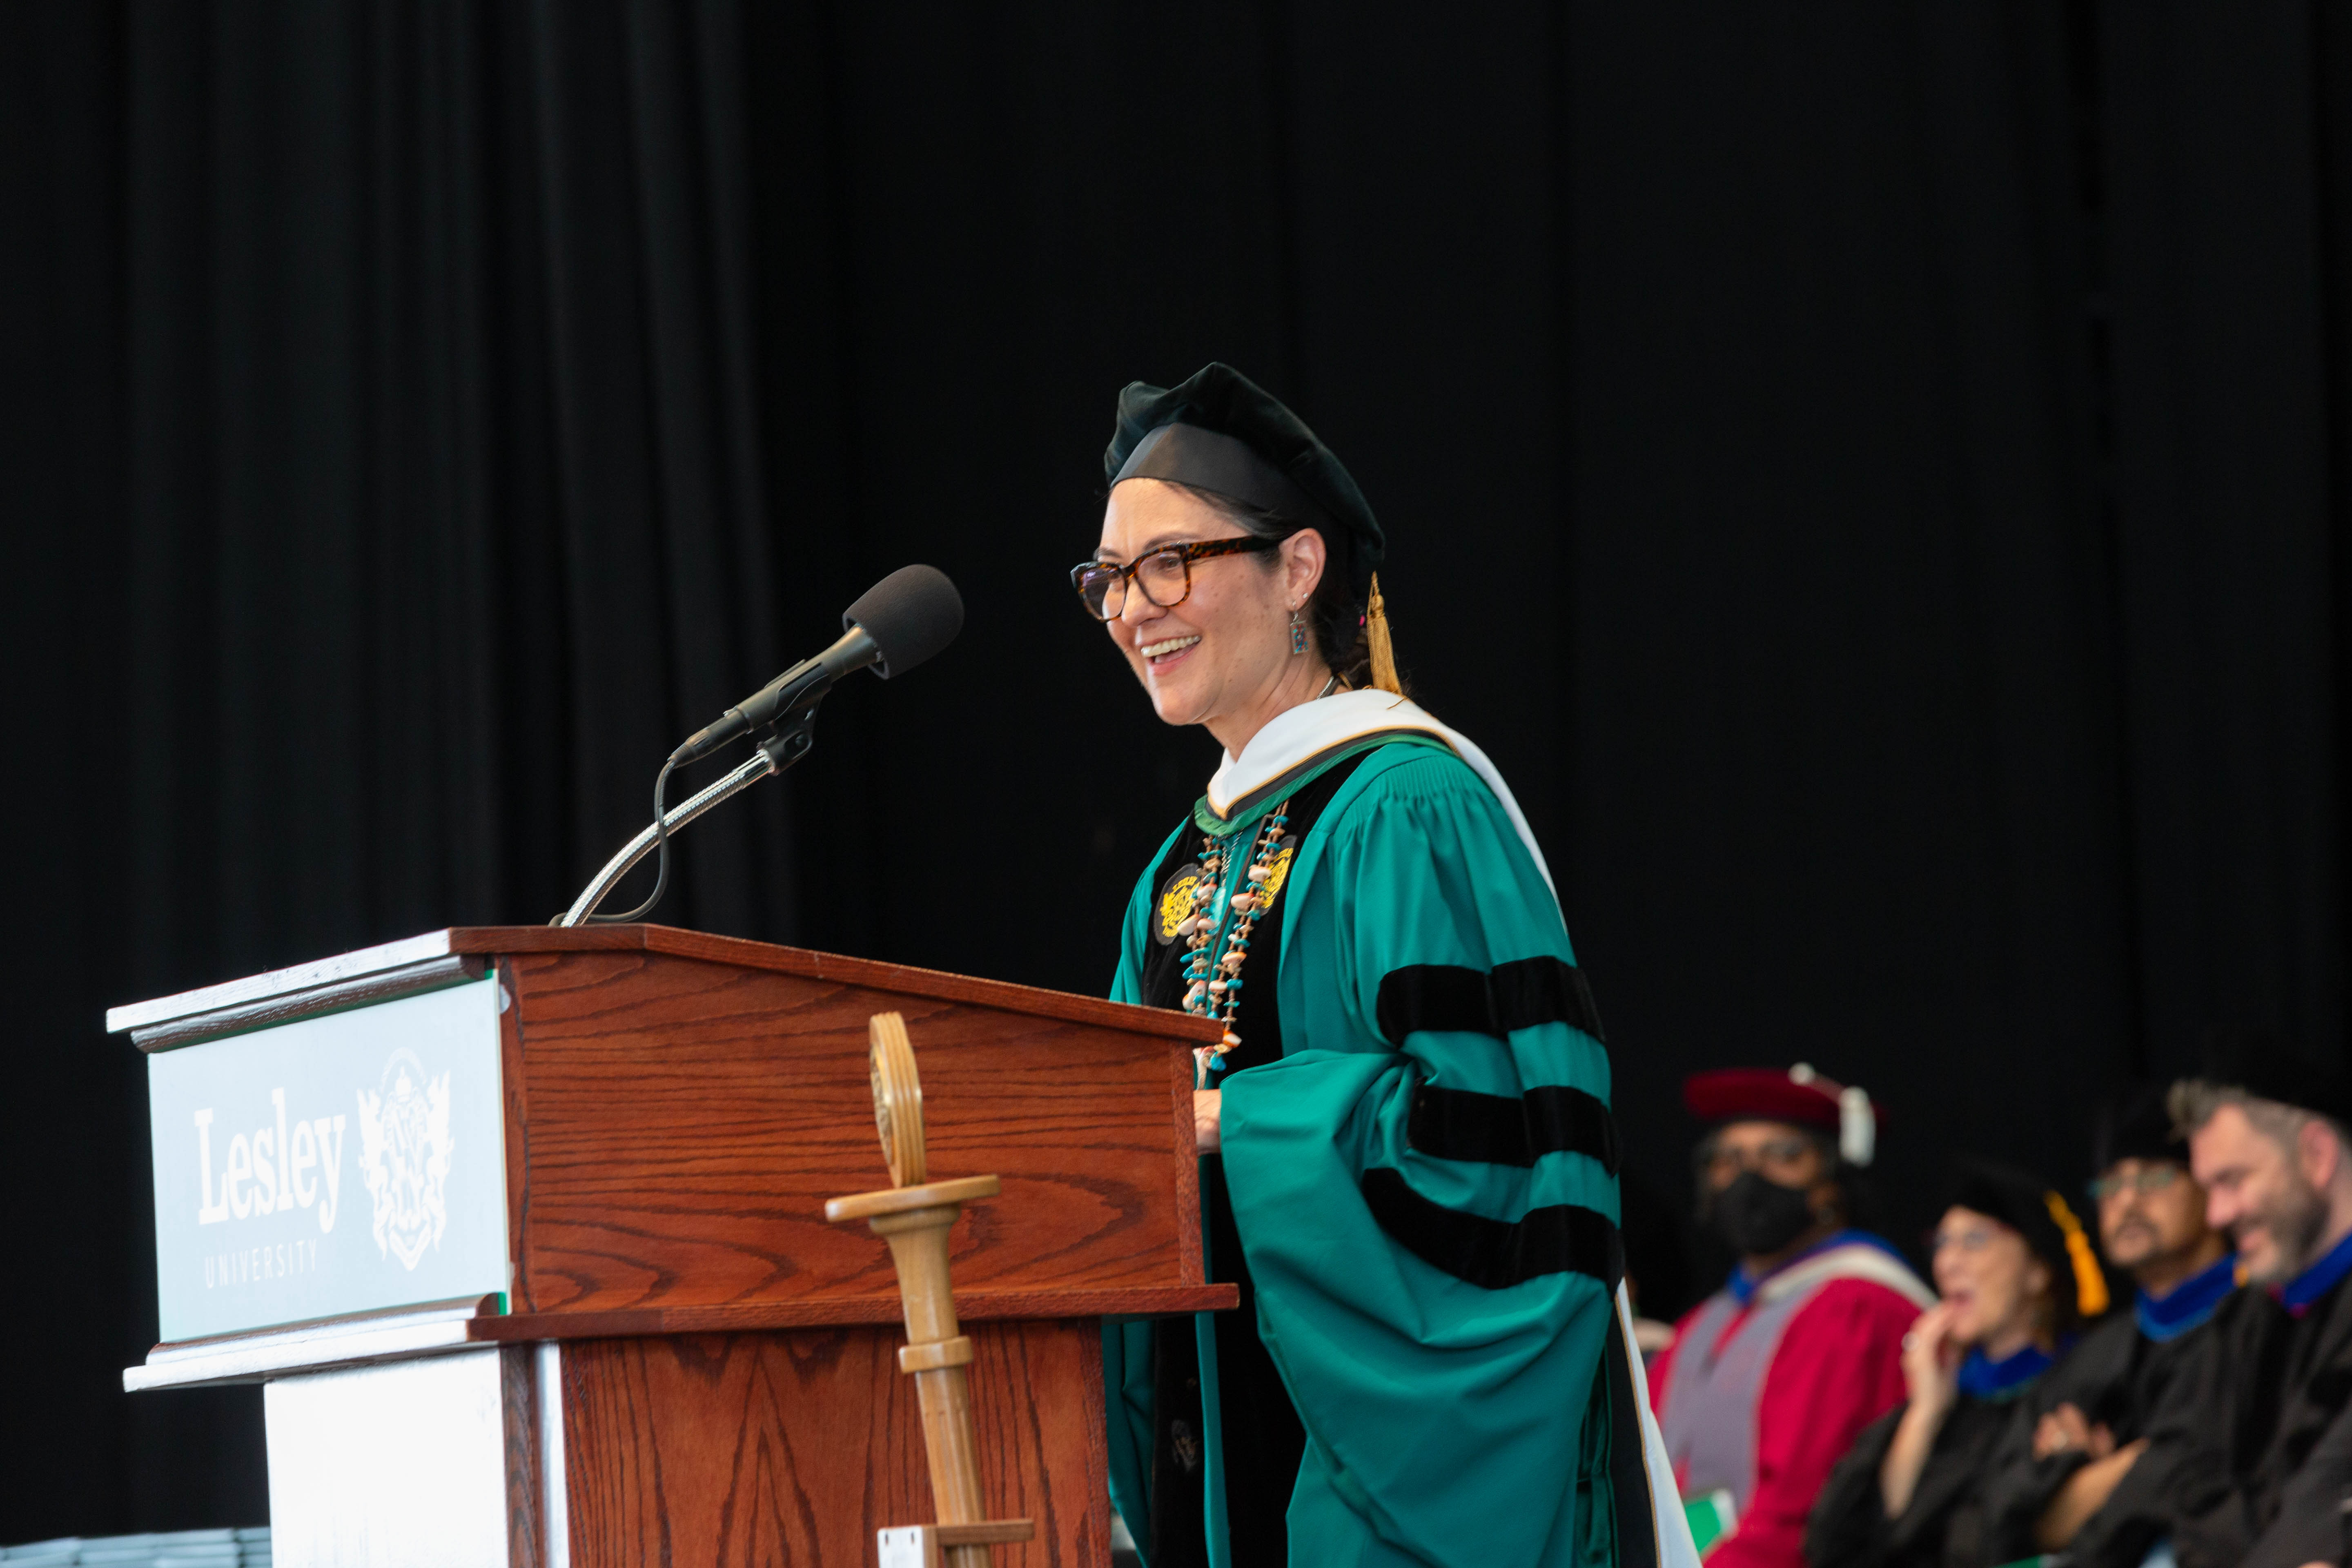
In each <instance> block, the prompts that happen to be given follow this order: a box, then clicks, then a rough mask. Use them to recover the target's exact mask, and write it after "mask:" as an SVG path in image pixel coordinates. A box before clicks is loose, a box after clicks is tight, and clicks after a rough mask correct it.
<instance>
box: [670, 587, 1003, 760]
mask: <svg viewBox="0 0 2352 1568" xmlns="http://www.w3.org/2000/svg"><path fill="white" fill-rule="evenodd" d="M841 624H842V625H843V626H845V627H847V628H848V629H847V630H846V631H845V632H843V633H842V635H841V637H840V639H839V640H838V641H836V642H835V644H834V645H833V646H832V647H829V648H826V649H825V650H824V652H823V653H821V654H818V655H817V656H816V657H815V658H804V659H803V660H801V661H800V663H798V664H796V665H794V666H793V667H792V668H790V669H788V670H786V671H784V673H783V674H782V675H780V676H778V677H776V679H773V680H772V681H770V682H768V684H767V685H765V686H762V687H761V688H760V689H759V690H757V691H755V692H753V693H751V696H749V697H746V698H745V699H743V700H742V701H740V702H739V703H737V704H736V705H735V706H734V707H732V708H730V709H729V710H727V711H726V712H725V713H723V714H721V715H719V719H718V721H717V722H715V723H712V724H709V725H707V726H706V727H704V728H703V729H700V730H698V731H695V733H694V734H693V735H692V736H690V737H689V738H688V741H687V742H686V744H685V745H683V746H680V747H679V748H678V749H677V754H676V755H675V756H673V757H672V758H671V759H670V760H671V762H672V763H690V762H693V761H695V760H696V759H697V758H698V757H707V756H709V754H710V753H711V752H715V751H717V750H718V749H719V747H721V746H723V745H725V744H727V742H730V741H732V740H734V739H735V738H736V737H737V736H739V735H744V734H748V733H750V732H751V731H757V730H764V729H766V728H767V727H768V726H769V725H771V724H773V723H775V722H777V721H780V720H782V719H785V718H789V717H791V716H793V715H794V714H797V713H805V712H807V711H809V710H813V709H814V708H815V706H816V705H817V704H818V703H819V702H822V701H823V700H824V695H825V693H826V692H828V691H830V690H832V689H833V687H834V683H835V681H837V680H840V679H842V678H843V677H845V676H847V675H850V674H852V673H854V672H856V671H857V670H861V669H864V668H867V667H869V666H871V667H872V668H873V670H874V673H875V674H877V675H878V676H880V677H881V678H882V679H885V680H887V679H890V678H891V677H892V676H894V675H898V674H901V673H903V672H905V671H907V670H909V669H912V668H915V666H917V665H919V664H920V663H922V662H923V661H924V660H925V659H927V658H930V657H931V656H932V655H933V654H935V653H937V652H939V651H940V649H941V648H943V647H947V646H948V644H950V643H951V642H953V641H955V638H956V634H957V633H958V632H960V631H961V630H963V595H961V594H959V593H957V592H956V586H955V584H953V583H950V582H949V581H948V575H947V574H946V573H944V572H942V571H940V569H939V568H938V567H936V566H901V567H899V568H898V570H897V571H896V572H893V573H891V574H890V575H888V576H887V577H885V578H883V579H882V581H880V582H879V583H877V584H874V586H872V587H871V588H868V589H866V592H865V593H864V594H863V595H860V596H859V598H858V600H857V602H856V604H854V605H850V606H849V608H847V609H846V610H844V611H843V612H842V613H841ZM803 749H805V747H804V746H803Z"/></svg>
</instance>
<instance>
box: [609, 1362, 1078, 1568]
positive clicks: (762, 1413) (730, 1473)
mask: <svg viewBox="0 0 2352 1568" xmlns="http://www.w3.org/2000/svg"><path fill="white" fill-rule="evenodd" d="M971 1337H972V1340H973V1342H974V1349H975V1351H976V1352H977V1353H976V1355H975V1357H974V1359H973V1361H972V1363H971V1386H972V1398H973V1405H974V1409H975V1415H976V1416H977V1418H978V1422H979V1436H980V1452H981V1463H982V1475H981V1484H982V1493H983V1496H984V1498H985V1500H986V1504H987V1511H988V1513H989V1516H990V1517H991V1518H994V1519H1011V1518H1021V1517H1026V1518H1029V1519H1032V1520H1034V1521H1036V1527H1037V1536H1036V1539H1035V1540H1034V1541H1033V1542H1027V1543H1025V1544H1023V1545H1017V1546H1003V1547H998V1548H995V1549H994V1555H995V1561H996V1563H998V1564H1000V1565H1002V1568H1047V1565H1049V1564H1050V1565H1051V1568H1108V1563H1109V1562H1110V1544H1109V1540H1110V1509H1109V1501H1108V1498H1109V1485H1108V1458H1107V1455H1106V1452H1105V1447H1104V1443H1105V1438H1104V1431H1103V1402H1102V1401H1103V1395H1102V1365H1101V1356H1102V1345H1101V1338H1100V1335H1099V1332H1098V1331H1097V1327H1096V1325H1095V1324H1094V1323H1092V1322H1088V1321H1069V1322H1013V1323H997V1324H980V1325H974V1326H973V1328H972V1331H971ZM899 1339H900V1336H899V1334H898V1331H897V1330H895V1329H890V1328H839V1329H826V1330H801V1331H782V1332H755V1333H736V1334H692V1335H668V1336H661V1337H653V1338H644V1339H620V1340H593V1341H583V1342H575V1343H570V1344H566V1345H565V1346H564V1347H563V1431H564V1456H565V1458H564V1462H565V1477H566V1484H567V1495H568V1499H569V1502H570V1514H571V1547H572V1563H573V1564H575V1565H576V1568H606V1565H612V1568H620V1565H622V1564H627V1565H628V1568H636V1565H637V1564H640V1563H696V1564H698V1565H699V1564H711V1565H714V1568H735V1565H739V1564H740V1565H743V1568H750V1565H751V1564H761V1565H766V1564H772V1563H793V1564H794V1565H795V1568H866V1564H869V1563H872V1561H873V1556H874V1532H875V1531H877V1530H878V1529H881V1528H882V1527H884V1526H886V1525H898V1524H924V1523H929V1522H930V1521H932V1520H933V1519H934V1518H935V1517H936V1516H935V1514H934V1512H933V1510H932V1508H931V1500H930V1497H929V1484H928V1482H927V1481H926V1480H925V1479H924V1459H923V1437H922V1421H921V1417H920V1415H919V1414H918V1412H917V1410H916V1406H915V1397H914V1387H913V1383H914V1380H913V1379H912V1378H908V1377H903V1376H901V1375H899V1373H898V1368H897V1364H896V1360H895V1352H896V1351H897V1348H898V1343H899Z"/></svg>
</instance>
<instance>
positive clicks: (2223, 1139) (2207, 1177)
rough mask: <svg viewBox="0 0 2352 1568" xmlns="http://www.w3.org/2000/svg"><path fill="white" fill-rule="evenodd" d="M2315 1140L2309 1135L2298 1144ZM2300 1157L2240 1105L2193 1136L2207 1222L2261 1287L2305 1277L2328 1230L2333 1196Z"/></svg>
mask: <svg viewBox="0 0 2352 1568" xmlns="http://www.w3.org/2000/svg"><path fill="white" fill-rule="evenodd" d="M2312 1131H2317V1130H2316V1129H2313V1130H2312ZM2310 1141H2313V1140H2311V1139H2310V1137H2309V1134H2308V1133H2305V1134H2303V1135H2302V1136H2301V1137H2300V1138H2299V1139H2298V1142H2310ZM2330 1147H2331V1149H2332V1141H2330ZM2298 1152H2299V1151H2298V1149H2297V1148H2295V1147H2291V1146H2290V1145H2289V1144H2288V1143H2286V1142H2282V1141H2281V1140H2280V1139H2278V1138H2275V1137H2273V1136H2272V1135H2271V1134H2269V1133H2267V1132H2265V1131H2263V1130H2262V1129H2261V1128H2259V1127H2257V1126H2255V1125H2254V1123H2253V1121H2252V1120H2251V1119H2249V1118H2248V1117H2247V1115H2246V1112H2245V1110H2244V1109H2243V1108H2242V1107H2240V1106H2236V1105H2224V1106H2222V1107H2221V1109H2220V1110H2216V1111H2215V1112H2214V1113H2213V1115H2212V1118H2211V1119H2210V1121H2207V1122H2206V1123H2205V1125H2204V1126H2202V1127H2200V1128H2199V1129H2197V1131H2194V1132H2191V1133H2190V1134H2189V1163H2190V1164H2191V1166H2192V1167H2193V1168H2194V1169H2195V1171H2196V1173H2197V1180H2198V1181H2199V1183H2200V1184H2202V1185H2203V1186H2204V1188H2205V1194H2206V1196H2205V1217H2206V1218H2207V1219H2208V1220H2209V1221H2210V1222H2211V1224H2212V1226H2213V1228H2214V1229H2216V1230H2221V1231H2227V1232H2228V1233H2229V1235H2230V1238H2231V1240H2232V1241H2234V1242H2236V1243H2237V1247H2238V1258H2239V1260H2240V1261H2241V1262H2242V1263H2243V1264H2244V1265H2245V1268H2246V1275H2247V1277H2248V1278H2249V1279H2252V1280H2253V1281H2254V1282H2255V1283H2257V1284H2262V1285H2278V1284H2283V1283H2284V1282H2285V1281H2287V1280H2289V1279H2294V1277H2295V1276H2296V1275H2297V1274H2299V1273H2301V1272H2302V1271H2303V1269H2304V1268H2305V1266H2306V1265H2308V1264H2309V1263H2310V1262H2311V1260H2312V1258H2314V1257H2315V1256H2316V1255H2317V1253H2318V1251H2319V1246H2318V1243H2319V1241H2320V1239H2321V1237H2322V1234H2323V1232H2325V1230H2326V1227H2327V1198H2326V1194H2325V1193H2323V1192H2322V1191H2320V1189H2319V1187H2318V1185H2317V1184H2315V1183H2314V1182H2313V1181H2312V1180H2311V1178H2310V1175H2309V1174H2308V1173H2305V1171H2304V1170H2303V1169H2302V1163H2301V1161H2299V1160H2298V1158H2297V1153H2298ZM2313 1152H2314V1153H2315V1154H2319V1153H2325V1152H2326V1151H2322V1150H2317V1149H2315V1150H2314V1151H2313ZM2331 1169H2332V1162H2331Z"/></svg>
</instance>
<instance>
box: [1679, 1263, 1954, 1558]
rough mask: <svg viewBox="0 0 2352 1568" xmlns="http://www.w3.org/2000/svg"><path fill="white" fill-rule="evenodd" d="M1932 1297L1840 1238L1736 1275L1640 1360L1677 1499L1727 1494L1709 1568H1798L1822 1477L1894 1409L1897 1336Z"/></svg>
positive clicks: (1901, 1270) (1898, 1268)
mask: <svg viewBox="0 0 2352 1568" xmlns="http://www.w3.org/2000/svg"><path fill="white" fill-rule="evenodd" d="M1935 1300H1936V1298H1935V1293H1934V1292H1933V1291H1931V1290H1929V1289H1927V1286H1926V1285H1925V1284H1924V1283H1922V1282H1921V1281H1920V1279H1919V1278H1918V1276H1917V1275H1916V1274H1914V1273H1912V1271H1911V1269H1910V1268H1909V1267H1908V1266H1907V1265H1906V1264H1905V1263H1904V1262H1903V1260H1902V1259H1901V1258H1900V1257H1899V1256H1898V1255H1897V1254H1896V1253H1895V1249H1894V1248H1893V1247H1889V1246H1888V1245H1887V1244H1886V1243H1885V1242H1884V1241H1881V1240H1880V1239H1878V1238H1877V1237H1874V1236H1870V1235H1867V1234H1866V1233H1864V1232H1862V1231H1855V1230H1848V1231H1841V1232H1839V1233H1838V1234H1837V1235H1835V1236H1833V1237H1830V1238H1828V1239H1827V1240H1825V1241H1823V1242H1822V1244H1821V1245H1820V1246H1818V1247H1813V1248H1811V1250H1809V1251H1807V1252H1805V1253H1803V1254H1802V1255H1801V1256H1799V1257H1797V1258H1791V1259H1790V1261H1789V1262H1787V1263H1786V1264H1784V1265H1782V1266H1781V1267H1780V1268H1777V1269H1775V1270H1773V1271H1772V1272H1771V1273H1769V1274H1767V1275H1764V1276H1762V1277H1761V1278H1751V1277H1750V1276H1749V1275H1748V1272H1747V1270H1746V1269H1745V1268H1739V1269H1736V1270H1735V1271H1734V1272H1733V1274H1732V1276H1731V1279H1730V1281H1729V1282H1728V1283H1727V1284H1726V1285H1725V1287H1724V1288H1723V1289H1721V1290H1718V1291H1717V1292H1716V1293H1715V1294H1714V1295H1713V1296H1710V1297H1708V1298H1707V1299H1706V1300H1705V1301H1702V1302H1700V1303H1699V1304H1698V1305H1697V1306H1696V1307H1694V1308H1692V1309H1691V1310H1690V1311H1689V1313H1688V1314H1686V1315H1685V1317H1684V1318H1683V1320H1682V1321H1680V1322H1678V1323H1676V1324H1675V1337H1674V1342H1673V1343H1671V1344H1670V1345H1668V1346H1667V1348H1666V1349H1664V1350H1663V1351H1661V1352H1658V1353H1657V1354H1656V1355H1655V1356H1653V1357H1652V1358H1650V1368H1649V1371H1650V1394H1651V1398H1652V1400H1653V1401H1654V1407H1655V1409H1656V1411H1657V1415H1658V1423H1659V1427H1660V1430H1661V1431H1662V1433H1663V1434H1664V1437H1665V1439H1666V1453H1667V1456H1668V1457H1669V1458H1672V1459H1673V1460H1674V1464H1675V1479H1676V1480H1677V1481H1678V1482H1679V1483H1680V1484H1681V1487H1682V1489H1683V1491H1684V1494H1685V1496H1689V1497H1694V1498H1696V1497H1701V1496H1705V1495H1706V1494H1707V1493H1710V1492H1713V1491H1715V1490H1717V1489H1722V1490H1725V1491H1727V1492H1729V1493H1730V1494H1731V1501H1732V1507H1733V1510H1734V1516H1735V1518H1736V1520H1737V1521H1738V1528H1737V1529H1736V1530H1734V1531H1733V1532H1732V1533H1731V1534H1730V1535H1729V1536H1727V1537H1726V1538H1725V1539H1723V1540H1721V1541H1719V1542H1717V1543H1716V1544H1715V1545H1713V1546H1711V1547H1710V1548H1709V1549H1708V1551H1707V1562H1708V1563H1709V1564H1710V1565H1711V1568H1803V1564H1804V1553H1803V1544H1804V1534H1805V1521H1806V1518H1807V1516H1808V1515H1809V1514H1810V1513H1811V1510H1812V1506H1813V1502H1814V1500H1815V1499H1816V1498H1818V1497H1819V1496H1820V1495H1821V1490H1822V1486H1823V1485H1824V1484H1825V1483H1826V1482H1827V1480H1828V1479H1829V1474H1830V1471H1831V1469H1832V1468H1833V1467H1834V1466H1835V1465H1836V1464H1837V1462H1838V1460H1839V1459H1840V1458H1843V1457H1844V1455H1845V1453H1846V1450H1847V1449H1848V1448H1849V1447H1852V1446H1853V1439H1854V1438H1855V1437H1857V1436H1860V1435H1861V1433H1862V1432H1863V1431H1864V1429H1865V1428H1866V1427H1867V1426H1869V1425H1870V1424H1871V1423H1872V1422H1873V1421H1874V1420H1876V1419H1877V1418H1878V1417H1879V1416H1880V1415H1884V1414H1885V1412H1886V1411H1887V1410H1888V1409H1889V1408H1890V1407H1891V1406H1894V1405H1899V1404H1901V1403H1902V1402H1903V1335H1904V1333H1905V1332H1906V1331H1907V1330H1908V1329H1909V1328H1910V1327H1911V1325H1912V1324H1913V1323H1914V1322H1916V1321H1918V1317H1919V1314H1920V1312H1921V1311H1922V1310H1925V1309H1926V1308H1927V1307H1930V1306H1932V1305H1934V1304H1935Z"/></svg>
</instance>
